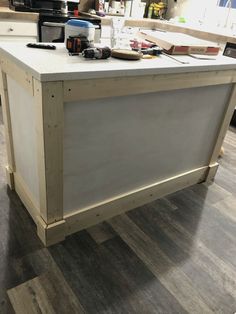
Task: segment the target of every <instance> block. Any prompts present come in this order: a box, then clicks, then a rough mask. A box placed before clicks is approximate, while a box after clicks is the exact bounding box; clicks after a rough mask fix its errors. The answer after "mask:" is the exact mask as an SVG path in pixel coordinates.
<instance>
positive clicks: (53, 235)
mask: <svg viewBox="0 0 236 314" xmlns="http://www.w3.org/2000/svg"><path fill="white" fill-rule="evenodd" d="M37 233H38V236H39V238H40V240H41V241H42V242H43V244H44V245H45V246H50V245H53V244H55V243H58V242H61V241H63V240H64V239H65V236H66V228H65V220H60V221H57V222H55V223H52V224H49V225H47V224H46V223H45V222H44V221H43V219H42V218H41V217H37Z"/></svg>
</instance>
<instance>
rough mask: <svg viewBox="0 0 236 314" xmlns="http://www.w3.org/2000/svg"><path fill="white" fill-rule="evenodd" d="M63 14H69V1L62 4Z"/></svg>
mask: <svg viewBox="0 0 236 314" xmlns="http://www.w3.org/2000/svg"><path fill="white" fill-rule="evenodd" d="M61 13H63V14H67V13H68V5H67V1H66V0H64V1H62V2H61Z"/></svg>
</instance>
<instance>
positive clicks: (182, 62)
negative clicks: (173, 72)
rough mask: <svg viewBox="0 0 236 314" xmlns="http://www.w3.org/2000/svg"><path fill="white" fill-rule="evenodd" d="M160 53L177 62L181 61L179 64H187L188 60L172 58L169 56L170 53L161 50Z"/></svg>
mask: <svg viewBox="0 0 236 314" xmlns="http://www.w3.org/2000/svg"><path fill="white" fill-rule="evenodd" d="M162 54H163V55H164V56H166V57H168V58H170V59H172V60H174V61H176V62H178V63H181V64H189V62H188V61H182V60H179V59H177V58H174V57H173V56H171V55H169V54H167V53H165V52H162Z"/></svg>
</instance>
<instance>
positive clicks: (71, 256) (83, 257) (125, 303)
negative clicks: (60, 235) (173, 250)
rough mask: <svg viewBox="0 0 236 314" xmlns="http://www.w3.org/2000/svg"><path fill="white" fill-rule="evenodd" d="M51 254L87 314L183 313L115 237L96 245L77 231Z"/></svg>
mask: <svg viewBox="0 0 236 314" xmlns="http://www.w3.org/2000/svg"><path fill="white" fill-rule="evenodd" d="M75 248H76V249H75ZM51 252H52V255H53V257H54V259H55V261H56V262H57V264H58V266H59V267H60V268H61V269H63V271H64V276H65V278H66V280H67V282H68V283H69V284H70V286H71V287H72V289H73V291H74V293H75V294H76V295H78V294H79V295H80V297H81V300H82V302H83V306H84V308H85V310H86V312H87V313H96V314H97V313H111V314H116V313H119V314H123V313H127V314H129V313H132V314H133V313H135V314H143V313H161V314H163V313H168V312H169V313H181V314H182V313H183V314H184V313H186V311H185V310H184V309H183V307H181V305H180V304H179V303H178V302H177V300H176V299H175V298H174V297H173V295H172V294H170V293H169V291H168V290H167V289H165V288H164V287H163V286H162V284H161V283H160V281H158V280H157V279H156V277H155V276H154V275H153V274H152V273H151V272H150V271H149V270H148V269H147V268H146V266H145V265H144V264H143V262H142V261H141V260H140V259H139V258H138V257H137V256H136V255H135V254H134V253H133V251H132V250H131V249H130V248H129V247H128V246H127V245H126V244H125V243H124V242H123V241H122V240H121V239H120V238H119V237H118V236H116V237H114V238H112V239H110V240H108V241H106V242H104V243H103V244H102V245H99V246H95V245H94V242H93V241H92V240H91V238H90V237H89V236H88V234H86V232H80V233H79V234H78V235H74V236H72V237H71V239H70V242H65V243H64V244H63V245H60V247H59V246H57V247H53V248H52V249H51ZM68 265H70V266H68Z"/></svg>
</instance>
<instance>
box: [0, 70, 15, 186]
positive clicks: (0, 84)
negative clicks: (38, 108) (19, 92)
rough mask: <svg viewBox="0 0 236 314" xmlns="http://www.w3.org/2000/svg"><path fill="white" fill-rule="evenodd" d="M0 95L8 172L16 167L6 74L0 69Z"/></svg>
mask: <svg viewBox="0 0 236 314" xmlns="http://www.w3.org/2000/svg"><path fill="white" fill-rule="evenodd" d="M0 95H1V103H2V115H3V123H4V130H5V138H6V150H7V163H8V165H7V167H8V169H9V172H14V171H15V168H16V167H15V158H14V148H13V136H12V126H11V114H10V106H9V98H8V89H7V76H6V73H5V72H3V71H1V77H0ZM8 183H10V184H11V181H8ZM9 186H10V185H9ZM10 188H13V186H10Z"/></svg>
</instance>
